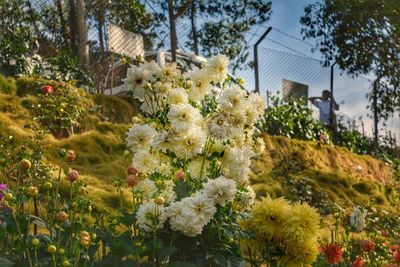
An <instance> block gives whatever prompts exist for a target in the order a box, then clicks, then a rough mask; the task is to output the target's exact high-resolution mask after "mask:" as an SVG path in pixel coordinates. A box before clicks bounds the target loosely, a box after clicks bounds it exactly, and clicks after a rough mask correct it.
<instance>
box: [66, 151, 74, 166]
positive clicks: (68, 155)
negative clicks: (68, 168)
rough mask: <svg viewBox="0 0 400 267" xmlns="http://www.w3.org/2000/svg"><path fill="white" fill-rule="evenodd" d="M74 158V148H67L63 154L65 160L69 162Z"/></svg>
mask: <svg viewBox="0 0 400 267" xmlns="http://www.w3.org/2000/svg"><path fill="white" fill-rule="evenodd" d="M75 159H76V153H75V151H74V150H68V151H67V153H66V154H65V160H66V161H67V162H68V163H70V162H73V161H74V160H75Z"/></svg>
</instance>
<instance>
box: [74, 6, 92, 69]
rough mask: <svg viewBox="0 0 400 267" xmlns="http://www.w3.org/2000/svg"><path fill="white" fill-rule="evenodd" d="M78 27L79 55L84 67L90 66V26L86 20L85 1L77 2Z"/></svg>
mask: <svg viewBox="0 0 400 267" xmlns="http://www.w3.org/2000/svg"><path fill="white" fill-rule="evenodd" d="M75 7H76V22H77V24H76V26H77V29H78V55H79V58H80V60H81V63H82V64H83V65H84V66H88V65H89V41H88V25H87V18H86V4H85V1H84V0H77V1H76V4H75Z"/></svg>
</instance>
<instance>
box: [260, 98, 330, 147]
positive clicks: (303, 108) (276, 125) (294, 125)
mask: <svg viewBox="0 0 400 267" xmlns="http://www.w3.org/2000/svg"><path fill="white" fill-rule="evenodd" d="M271 102H272V104H271V105H270V106H269V107H268V108H267V109H266V111H265V116H264V118H263V120H262V123H261V125H260V126H261V129H262V130H265V131H266V132H267V133H269V134H271V135H283V136H286V137H289V138H297V139H302V140H318V139H319V137H320V136H321V134H322V133H323V132H324V131H325V128H324V126H323V124H322V123H320V122H319V121H317V120H316V119H315V118H314V117H313V114H312V110H311V109H309V108H308V107H307V105H306V102H305V100H301V101H295V100H289V101H287V102H285V101H283V100H281V99H280V98H279V97H271Z"/></svg>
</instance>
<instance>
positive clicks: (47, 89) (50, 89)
mask: <svg viewBox="0 0 400 267" xmlns="http://www.w3.org/2000/svg"><path fill="white" fill-rule="evenodd" d="M42 91H43V93H45V94H46V95H49V94H51V93H53V92H54V88H53V86H51V85H45V86H43V87H42Z"/></svg>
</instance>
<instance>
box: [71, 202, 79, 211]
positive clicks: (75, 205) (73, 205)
mask: <svg viewBox="0 0 400 267" xmlns="http://www.w3.org/2000/svg"><path fill="white" fill-rule="evenodd" d="M77 207H78V203H76V202H75V201H74V202H72V203H71V208H72V209H76V208H77Z"/></svg>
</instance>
